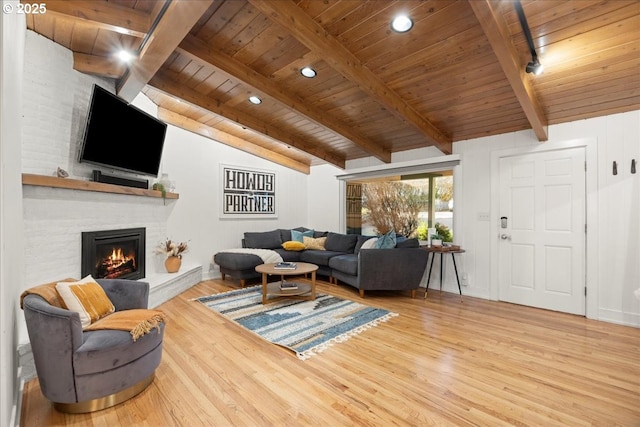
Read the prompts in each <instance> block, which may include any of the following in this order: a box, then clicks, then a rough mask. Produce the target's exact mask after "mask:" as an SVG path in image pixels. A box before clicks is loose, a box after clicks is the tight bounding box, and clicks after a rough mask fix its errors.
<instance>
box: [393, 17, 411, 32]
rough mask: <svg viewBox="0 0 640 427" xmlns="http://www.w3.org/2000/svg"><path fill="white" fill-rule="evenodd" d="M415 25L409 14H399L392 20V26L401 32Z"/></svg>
mask: <svg viewBox="0 0 640 427" xmlns="http://www.w3.org/2000/svg"><path fill="white" fill-rule="evenodd" d="M411 27H413V21H412V20H411V18H409V17H408V16H407V15H398V16H396V17H395V18H393V21H391V28H393V30H394V31H397V32H399V33H404V32H406V31H409V30H410V29H411Z"/></svg>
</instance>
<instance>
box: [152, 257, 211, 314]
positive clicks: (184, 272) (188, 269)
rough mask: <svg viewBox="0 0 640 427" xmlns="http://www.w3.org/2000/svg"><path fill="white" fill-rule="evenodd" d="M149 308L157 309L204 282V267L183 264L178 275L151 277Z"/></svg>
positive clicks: (158, 274)
mask: <svg viewBox="0 0 640 427" xmlns="http://www.w3.org/2000/svg"><path fill="white" fill-rule="evenodd" d="M140 281H142V282H149V308H155V307H157V306H159V305H160V304H162V303H163V302H165V301H168V300H170V299H171V298H173V297H175V296H176V295H179V294H180V293H182V292H184V291H186V290H187V289H189V288H190V287H192V286H194V285H196V284H197V283H199V282H201V281H202V265H198V264H188V263H183V264H182V266H181V267H180V271H178V272H177V273H157V274H153V275H149V276H147V277H145V278H144V279H140Z"/></svg>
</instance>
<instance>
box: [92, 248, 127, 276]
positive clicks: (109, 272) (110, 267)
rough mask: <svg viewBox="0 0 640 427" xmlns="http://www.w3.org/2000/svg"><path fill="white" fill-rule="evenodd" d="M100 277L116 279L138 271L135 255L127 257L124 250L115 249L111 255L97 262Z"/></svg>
mask: <svg viewBox="0 0 640 427" xmlns="http://www.w3.org/2000/svg"><path fill="white" fill-rule="evenodd" d="M96 261H97V264H96V272H97V274H98V277H102V278H105V279H115V278H117V277H120V276H124V275H126V274H130V273H133V272H135V271H136V257H135V253H133V252H131V253H128V254H126V255H125V251H124V250H123V249H122V248H113V249H112V250H111V252H110V253H108V254H107V255H105V256H102V257H100V258H99V259H97V260H96Z"/></svg>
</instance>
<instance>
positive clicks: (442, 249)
mask: <svg viewBox="0 0 640 427" xmlns="http://www.w3.org/2000/svg"><path fill="white" fill-rule="evenodd" d="M422 248H423V249H425V250H426V251H428V252H429V253H430V254H431V264H429V273H428V275H427V287H426V288H425V290H424V297H425V298H427V292H428V290H429V281H431V270H432V269H433V260H434V259H435V258H436V254H440V291H442V271H443V264H444V260H443V259H442V256H443V255H444V254H451V259H452V260H453V269H454V271H455V272H456V281H457V282H458V292H460V301H462V287H461V286H460V278H459V277H458V266H457V265H456V257H455V254H461V253H464V252H465V250H464V249H462V248H460V247H459V246H455V247H450V246H423V247H422Z"/></svg>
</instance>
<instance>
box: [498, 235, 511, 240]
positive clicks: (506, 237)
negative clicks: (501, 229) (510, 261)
mask: <svg viewBox="0 0 640 427" xmlns="http://www.w3.org/2000/svg"><path fill="white" fill-rule="evenodd" d="M500 238H501V239H502V240H511V236H509V235H508V234H501V235H500Z"/></svg>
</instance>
